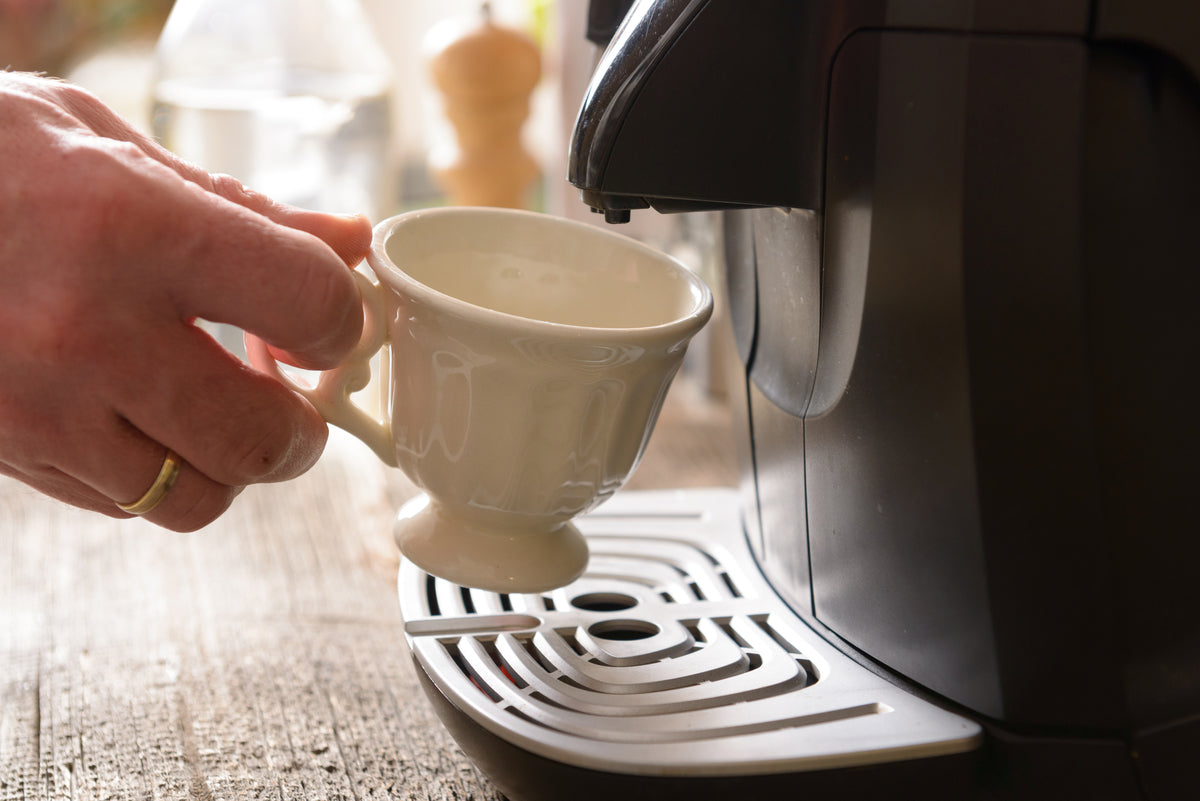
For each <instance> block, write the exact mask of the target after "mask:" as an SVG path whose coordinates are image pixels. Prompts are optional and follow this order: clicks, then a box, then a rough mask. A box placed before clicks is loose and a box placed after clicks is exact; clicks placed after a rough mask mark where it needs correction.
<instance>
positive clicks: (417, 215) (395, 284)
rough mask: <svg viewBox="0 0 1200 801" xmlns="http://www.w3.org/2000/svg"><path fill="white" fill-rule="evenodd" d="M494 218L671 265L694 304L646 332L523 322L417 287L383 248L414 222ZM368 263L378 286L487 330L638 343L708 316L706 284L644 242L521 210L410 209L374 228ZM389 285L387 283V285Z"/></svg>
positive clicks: (687, 327)
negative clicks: (566, 231)
mask: <svg viewBox="0 0 1200 801" xmlns="http://www.w3.org/2000/svg"><path fill="white" fill-rule="evenodd" d="M479 216H487V217H497V216H508V217H512V218H523V219H526V220H532V221H534V222H536V223H537V224H551V225H566V226H567V227H570V228H574V229H575V230H577V231H580V232H581V233H583V234H584V235H587V236H596V237H600V238H605V239H609V240H616V241H620V242H621V243H622V244H624V245H625V246H629V247H632V248H634V249H636V250H638V251H641V252H642V253H645V254H647V255H649V256H651V257H652V258H653V259H654V260H656V261H658V262H661V263H665V264H668V265H670V267H671V268H673V269H675V270H676V271H677V272H678V273H679V274H680V275H682V276H683V277H684V279H685V280H686V281H687V283H688V285H689V286H691V287H692V289H693V290H694V293H695V294H694V298H695V302H694V303H693V305H692V307H691V309H690V310H689V311H688V312H687V313H686V314H682V315H678V316H676V317H674V318H673V319H671V320H668V321H666V322H663V323H658V324H656V325H646V326H611V327H606V326H589V325H577V324H573V323H559V322H553V321H550V320H542V319H538V318H536V317H523V316H521V315H518V314H512V313H509V312H504V311H500V310H498V309H492V308H489V307H487V306H480V305H478V304H476V303H471V302H470V301H467V300H463V299H462V298H459V297H456V296H454V295H451V294H448V293H446V292H442V291H440V290H437V289H434V288H433V287H431V286H429V285H427V284H424V283H422V282H421V281H418V280H417V279H416V278H414V277H412V276H411V275H409V274H408V273H407V272H405V271H404V270H402V269H401V268H400V267H399V266H398V265H397V264H396V263H395V262H393V261H392V259H391V258H390V257H389V256H388V255H387V245H388V241H389V239H390V238H391V235H392V233H393V232H394V231H395V230H396V229H397V228H399V227H400V226H402V225H406V224H411V223H413V222H414V221H415V220H419V219H422V218H428V217H479ZM367 262H368V264H369V265H370V266H371V270H372V271H373V272H374V273H375V275H376V277H377V278H378V280H379V281H380V282H382V283H384V284H386V285H388V286H389V287H390V288H391V289H393V290H397V291H402V292H403V293H404V294H405V295H407V296H409V297H412V298H414V299H416V300H420V301H424V302H426V303H436V304H438V305H440V306H444V307H446V308H448V309H450V310H451V311H452V312H454V313H456V314H458V315H459V316H462V317H471V318H475V319H481V320H486V321H487V322H488V324H490V325H500V326H503V327H505V328H521V329H524V330H530V329H531V328H532V329H534V330H542V331H544V332H546V333H547V334H552V335H557V336H562V335H564V334H567V332H572V331H573V332H578V335H579V336H588V335H593V336H594V335H603V336H604V337H605V338H606V339H613V338H616V339H621V338H623V337H636V338H637V339H639V340H643V341H644V340H645V339H646V338H647V337H648V336H649V337H654V338H656V337H655V335H656V334H657V335H660V336H661V335H673V336H677V335H678V334H682V333H684V332H689V331H693V330H699V328H701V327H702V326H703V325H704V324H705V323H706V322H707V321H708V319H709V318H710V317H711V316H712V312H713V296H712V290H711V289H710V288H709V286H708V284H707V283H705V282H704V280H703V279H701V278H700V276H698V275H696V273H695V272H693V271H692V270H690V269H688V268H687V267H686V266H685V265H684V264H683V263H682V262H680V261H679V260H678V259H676V258H674V257H673V256H670V255H668V254H666V253H663V252H661V251H658V250H655V249H654V248H651V247H650V246H648V245H646V244H645V243H643V242H640V241H638V240H636V239H634V238H632V237H630V236H626V235H625V234H619V233H617V232H616V231H608V230H605V229H603V228H598V227H596V226H593V225H588V224H587V223H583V222H580V221H578V220H572V219H570V218H567V217H559V216H556V215H553V214H548V213H545V212H537V211H529V210H526V209H509V208H501V207H493V206H439V207H435V208H427V209H414V210H412V211H407V212H403V213H401V214H396V215H394V216H392V217H388V218H387V219H385V220H382V221H380V222H379V223H378V224H377V225H376V226H375V228H374V231H373V232H372V238H371V250H370V252H369V254H368V257H367ZM388 279H391V280H388Z"/></svg>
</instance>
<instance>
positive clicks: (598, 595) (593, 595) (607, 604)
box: [571, 592, 638, 612]
mask: <svg viewBox="0 0 1200 801" xmlns="http://www.w3.org/2000/svg"><path fill="white" fill-rule="evenodd" d="M637 603H638V601H637V598H634V597H633V596H632V595H626V594H625V593H623V592H588V593H584V594H583V595H576V596H575V597H574V598H572V599H571V606H573V607H575V608H576V609H586V610H587V611H589V612H621V611H624V610H626V609H632V608H633V607H635V606H637Z"/></svg>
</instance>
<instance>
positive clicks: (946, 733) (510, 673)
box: [399, 489, 980, 775]
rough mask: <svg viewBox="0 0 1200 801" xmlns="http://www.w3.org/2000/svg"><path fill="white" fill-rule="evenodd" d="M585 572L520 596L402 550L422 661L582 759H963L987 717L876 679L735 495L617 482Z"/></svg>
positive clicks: (614, 764)
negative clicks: (431, 569) (817, 611)
mask: <svg viewBox="0 0 1200 801" xmlns="http://www.w3.org/2000/svg"><path fill="white" fill-rule="evenodd" d="M578 525H579V528H580V530H581V531H583V533H584V534H585V535H586V536H587V538H588V545H589V547H590V549H591V559H590V561H589V564H588V569H587V571H586V573H585V574H584V575H583V576H582V577H580V578H579V579H578V580H576V581H575V582H574V583H572V584H570V585H568V586H566V587H563V588H561V589H558V590H554V591H553V592H549V593H541V594H532V595H515V594H513V595H510V594H505V593H496V592H488V591H482V590H475V589H469V588H466V587H461V586H459V585H456V584H452V583H450V582H447V581H444V580H442V579H438V578H435V577H433V576H431V575H429V574H428V573H425V572H424V571H422V570H420V569H419V568H417V567H416V566H414V565H413V564H411V563H410V562H407V561H405V562H404V563H403V564H402V565H401V569H400V581H399V584H400V610H401V614H402V616H403V617H404V620H405V633H406V636H407V638H408V642H409V645H410V646H411V648H412V652H413V655H414V657H415V658H416V661H417V663H418V665H419V666H420V667H421V669H423V670H424V671H425V673H426V675H427V676H428V678H429V679H430V681H431V682H432V683H433V684H434V686H435V687H437V689H438V690H440V691H441V693H442V694H443V695H444V696H445V697H446V698H447V699H448V700H449V701H450V702H451V703H452V704H453V705H454V706H455V707H457V708H458V709H459V710H460V711H461V712H463V713H464V714H466V715H467V716H468V717H469V718H470V719H471V720H473V721H474V722H475V723H477V724H478V725H480V726H482V727H484V728H485V729H486V730H488V731H489V732H490V733H491V734H493V735H495V736H497V737H499V738H501V739H503V740H505V741H507V742H509V743H512V744H513V745H516V746H518V747H520V748H524V749H526V750H528V751H530V752H532V753H534V754H537V755H539V756H542V757H546V758H548V759H551V760H554V761H558V762H563V763H566V764H569V765H574V766H577V767H584V768H592V769H597V770H604V771H613V772H619V773H632V774H656V775H658V774H675V775H678V774H691V775H746V774H750V773H777V772H796V771H808V770H818V769H827V768H836V767H849V766H857V765H866V764H875V763H882V762H893V761H898V760H907V759H918V758H923V757H932V756H942V755H947V754H954V753H960V752H964V751H968V750H971V749H973V748H975V747H976V746H977V744H978V742H979V738H980V729H979V726H978V725H977V724H976V723H974V722H973V721H970V720H968V719H966V718H963V717H960V716H958V715H955V714H952V713H950V712H947V711H945V710H943V709H941V708H940V707H937V706H934V705H932V704H930V703H928V702H926V701H924V700H921V699H919V698H917V697H915V696H913V695H911V694H909V693H907V692H905V691H903V690H902V689H900V688H898V687H896V686H895V685H893V684H891V683H889V682H887V681H885V680H883V679H882V678H880V677H878V676H876V675H875V674H873V673H871V672H869V671H867V670H865V669H864V668H862V667H861V666H859V665H858V664H856V663H854V662H852V661H851V660H849V659H848V658H846V657H845V656H843V655H842V654H840V653H839V652H838V651H836V650H835V649H833V648H832V647H831V646H829V645H828V644H827V643H826V642H825V641H824V640H822V639H820V638H819V637H818V636H817V635H816V634H815V633H814V632H813V631H812V630H811V629H810V628H809V627H808V626H806V625H805V624H804V623H803V621H801V620H800V619H799V618H798V617H797V616H796V615H795V614H794V613H792V612H791V610H790V609H789V608H788V607H787V605H786V604H785V603H784V602H783V601H782V600H781V599H780V598H779V597H778V596H776V595H775V593H774V592H773V591H772V590H771V588H770V586H769V585H768V584H767V583H766V582H765V581H764V579H763V578H762V576H761V574H760V573H759V572H758V569H757V566H756V565H755V563H754V561H753V559H752V557H751V554H750V552H749V550H748V549H747V547H746V545H745V542H744V537H743V534H742V527H741V520H740V517H739V511H738V496H737V493H736V492H735V491H733V490H724V489H720V490H679V491H668V492H627V493H622V494H618V495H617V496H616V497H615V498H614V499H613V500H611V501H609V502H608V503H607V504H606V505H604V506H603V507H601V509H599V510H598V511H596V512H593V513H592V514H591V515H588V516H587V517H585V518H582V519H581V520H579V521H578Z"/></svg>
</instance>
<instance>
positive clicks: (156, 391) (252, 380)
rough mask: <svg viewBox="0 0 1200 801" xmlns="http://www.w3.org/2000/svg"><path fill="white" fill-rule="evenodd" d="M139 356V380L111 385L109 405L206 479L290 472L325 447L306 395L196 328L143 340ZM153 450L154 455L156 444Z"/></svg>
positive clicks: (242, 481)
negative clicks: (238, 356) (251, 364)
mask: <svg viewBox="0 0 1200 801" xmlns="http://www.w3.org/2000/svg"><path fill="white" fill-rule="evenodd" d="M141 361H142V364H143V367H142V375H141V376H140V378H139V380H137V381H136V382H127V383H134V384H136V389H135V388H134V387H133V386H130V387H126V388H122V387H120V386H117V385H116V382H114V385H113V386H112V387H111V390H110V391H111V392H112V393H113V397H114V406H115V409H116V410H117V412H118V414H120V415H121V416H122V417H123V418H124V419H126V420H128V422H129V424H130V425H131V426H132V427H134V428H135V429H137V430H138V431H139V432H141V433H142V434H144V435H145V436H146V437H148V438H149V439H150V440H152V441H153V442H155V443H162V445H163V446H166V447H170V448H172V449H173V450H174V451H175V452H176V453H178V454H179V455H180V456H181V457H183V458H184V460H185V461H186V462H187V463H188V464H189V465H190V466H192V467H194V468H195V469H197V470H199V471H200V472H201V473H203V474H204V475H206V476H207V477H209V478H210V479H212V480H213V481H216V482H218V483H220V484H224V485H228V486H243V485H246V484H251V483H256V482H261V481H280V480H285V479H289V478H293V477H295V476H298V475H300V474H301V473H303V472H304V471H306V470H308V469H309V468H310V467H311V466H312V465H313V464H314V463H315V462H316V460H317V458H318V457H319V456H320V454H321V451H322V450H323V448H324V446H325V440H326V438H327V436H328V428H327V426H326V424H325V421H324V419H323V418H322V417H321V416H320V415H319V414H318V413H317V411H316V410H315V409H313V407H312V406H311V405H310V404H309V403H308V402H307V401H305V400H304V399H303V398H301V397H299V396H298V395H296V394H295V393H293V392H291V391H290V390H288V389H287V388H286V387H284V386H283V385H282V384H280V383H279V382H278V381H275V380H274V379H272V378H270V377H268V376H266V375H263V374H262V373H259V372H258V371H256V370H253V369H252V368H250V367H248V366H246V365H244V364H243V363H242V362H240V361H239V360H237V359H236V358H234V357H232V356H231V355H229V354H228V353H227V352H226V351H224V350H223V349H222V348H221V347H220V346H219V345H218V344H217V343H216V342H214V341H213V340H212V339H211V338H209V337H208V336H207V335H206V334H204V333H203V332H202V331H199V330H197V329H195V328H192V327H187V328H185V329H183V330H181V331H179V332H178V334H177V335H176V336H174V337H169V338H168V337H164V338H162V339H160V340H159V341H157V342H154V343H147V345H146V349H145V352H144V355H143V356H142V358H141ZM157 452H158V458H159V460H160V461H161V458H162V448H161V447H159V448H157ZM148 485H149V482H147V486H148ZM127 494H128V493H127ZM113 497H117V496H115V495H114V496H113ZM121 500H122V501H123V502H124V501H127V500H129V498H123V499H121Z"/></svg>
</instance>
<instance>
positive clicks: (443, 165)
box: [429, 2, 541, 208]
mask: <svg viewBox="0 0 1200 801" xmlns="http://www.w3.org/2000/svg"><path fill="white" fill-rule="evenodd" d="M429 44H430V46H431V49H432V53H431V56H430V62H429V65H430V72H431V73H432V77H433V82H434V85H435V86H436V87H437V89H438V91H439V92H440V93H441V94H442V96H443V99H444V101H445V113H446V117H447V118H448V119H449V121H450V123H451V125H452V126H453V127H454V132H455V138H456V146H452V147H444V148H441V149H440V150H435V151H434V152H433V153H432V154H431V155H430V167H431V169H432V172H433V177H434V179H435V180H436V181H437V182H438V184H439V185H440V186H441V187H442V189H443V190H444V191H445V192H446V193H447V194H448V195H449V198H450V202H451V203H454V204H456V205H462V206H505V207H509V208H521V207H524V206H526V205H527V203H526V197H527V195H528V192H529V188H530V186H531V184H532V183H533V182H534V181H535V180H536V179H537V177H538V172H539V170H538V164H537V162H536V161H535V160H534V159H533V157H532V156H530V154H529V153H528V152H527V151H526V150H525V147H524V145H523V144H522V142H521V129H522V128H523V127H524V125H525V119H526V118H527V117H528V116H529V97H530V95H531V93H532V92H533V89H534V87H535V86H537V82H538V80H539V79H540V78H541V57H540V54H539V53H538V48H537V45H536V44H534V42H533V40H532V39H531V38H530V37H528V36H526V35H525V34H523V33H521V32H520V31H516V30H512V29H511V28H505V27H501V26H500V25H497V24H496V23H495V22H494V21H493V20H492V14H491V4H490V3H487V2H485V3H483V5H482V8H481V19H480V20H478V21H475V22H472V23H471V24H469V25H466V26H464V25H463V24H461V23H458V24H455V23H452V22H448V23H443V25H440V26H438V27H437V28H435V29H434V30H433V31H431V34H430V42H429Z"/></svg>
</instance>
